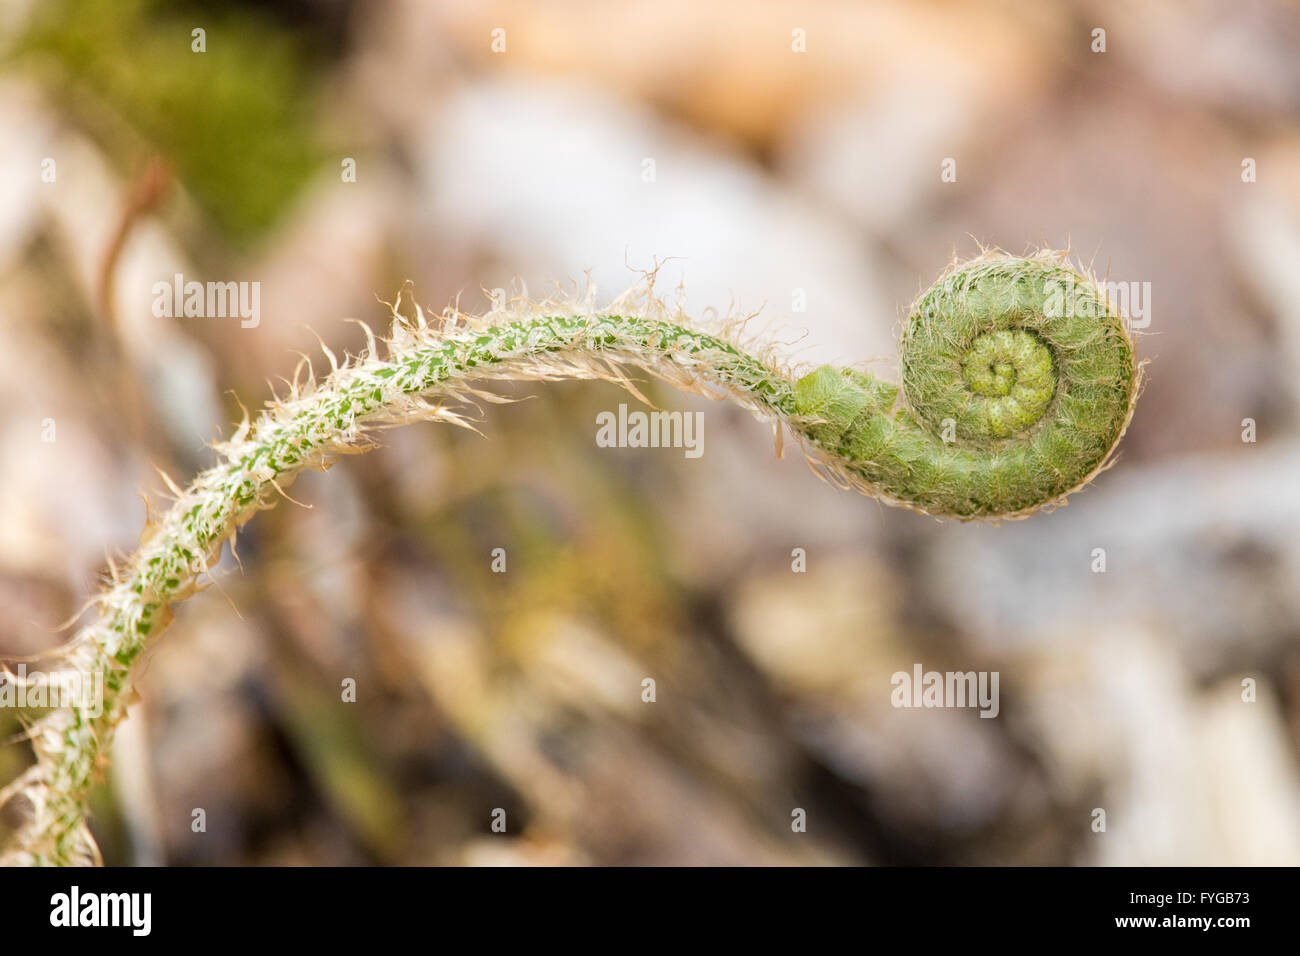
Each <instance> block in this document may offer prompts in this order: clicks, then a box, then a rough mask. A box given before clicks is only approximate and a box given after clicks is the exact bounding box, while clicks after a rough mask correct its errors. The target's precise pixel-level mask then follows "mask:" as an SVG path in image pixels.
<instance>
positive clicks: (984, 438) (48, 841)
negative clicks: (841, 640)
mask: <svg viewBox="0 0 1300 956" xmlns="http://www.w3.org/2000/svg"><path fill="white" fill-rule="evenodd" d="M1061 288H1064V289H1068V290H1069V295H1068V296H1067V297H1066V298H1065V299H1064V300H1062V301H1060V302H1058V303H1057V306H1058V307H1056V308H1049V307H1048V305H1047V303H1048V301H1049V298H1050V296H1051V295H1052V294H1053V290H1055V289H1061ZM1061 305H1064V306H1065V307H1064V308H1061V307H1060V306H1061ZM394 312H395V316H396V310H394ZM1058 313H1060V314H1058ZM740 332H741V327H740V324H738V323H730V324H723V325H722V326H721V327H720V328H718V329H715V330H712V331H705V330H703V329H701V328H698V327H695V326H694V325H692V324H691V323H690V322H689V321H688V320H687V319H686V318H685V317H684V316H682V315H681V314H680V313H678V312H675V311H671V310H669V309H668V308H667V307H665V306H664V305H663V304H661V303H659V302H658V301H657V300H655V299H654V298H653V297H652V296H651V295H649V294H648V292H645V291H643V292H642V293H640V294H636V295H631V294H629V295H627V296H624V297H622V298H620V299H618V300H616V301H615V302H614V303H611V305H610V306H609V307H607V308H606V309H604V310H594V309H592V308H591V307H590V306H589V305H585V304H580V303H574V302H565V303H554V302H552V303H541V304H537V303H512V304H509V305H506V306H504V307H501V308H498V309H496V310H494V311H492V312H490V313H489V314H487V315H484V316H480V317H467V316H463V315H461V314H459V313H457V312H454V311H453V312H448V313H447V314H445V315H444V316H443V317H442V319H441V320H440V321H437V322H433V323H430V322H427V321H426V320H425V317H424V314H423V313H422V312H420V311H419V310H418V309H417V314H416V318H415V319H414V320H405V319H402V318H400V317H395V319H394V324H393V327H392V329H391V332H390V335H389V337H388V338H387V339H385V340H384V342H383V348H382V349H381V348H380V347H379V345H378V343H376V342H375V341H374V339H373V337H371V341H370V344H369V348H368V349H367V350H366V351H365V352H364V353H363V354H362V355H360V356H358V357H356V358H354V359H352V360H350V361H347V362H345V363H343V364H339V363H338V362H337V361H336V360H335V358H334V356H333V355H332V354H331V353H330V352H329V351H328V350H326V351H325V354H326V356H327V357H328V359H329V361H330V364H331V368H332V371H331V372H330V374H329V375H328V376H326V377H325V378H323V379H321V380H315V379H314V378H313V377H312V375H311V370H310V364H309V363H304V365H300V366H299V371H298V373H295V378H294V382H293V384H292V386H291V387H290V390H289V394H288V395H287V396H286V397H284V398H278V399H275V400H273V401H272V402H270V403H268V405H267V407H266V408H265V410H264V411H263V412H262V413H261V415H260V416H259V417H258V418H257V420H256V421H255V422H252V423H250V421H249V419H248V416H247V414H246V415H245V417H244V421H243V423H242V424H241V425H240V426H239V428H238V429H237V431H236V432H235V434H234V435H233V436H232V437H231V438H230V440H228V441H225V442H222V443H219V444H217V445H216V451H217V453H218V455H219V458H220V463H219V464H217V465H214V466H213V467H211V468H209V469H208V470H206V471H204V472H203V473H201V474H200V475H199V476H198V477H197V478H195V479H194V481H193V482H192V483H191V484H190V485H189V487H188V488H186V489H184V490H181V489H180V488H177V487H175V486H172V491H173V493H174V495H175V501H174V502H173V504H172V506H171V507H170V509H169V510H168V511H167V512H166V513H165V514H163V515H161V516H160V517H159V518H157V519H156V520H154V521H152V522H151V523H150V525H149V527H148V528H147V529H146V531H145V533H144V535H143V536H142V539H141V544H140V548H139V550H138V551H137V552H136V553H135V554H134V555H133V556H132V557H131V558H130V559H129V561H128V562H127V563H126V564H125V565H124V566H123V567H121V568H120V569H114V571H113V575H112V579H111V580H110V581H108V582H107V583H106V586H105V589H104V591H103V592H102V593H101V594H100V595H99V596H98V598H97V599H96V601H95V602H94V606H95V608H96V611H97V619H96V621H95V622H94V623H93V624H91V625H90V626H88V627H86V628H84V629H83V630H82V631H81V632H79V633H78V634H77V636H76V637H75V638H74V639H73V640H72V641H71V642H70V643H69V644H68V645H67V647H66V648H65V649H64V650H63V656H64V665H65V666H66V667H70V668H76V669H79V670H80V671H81V672H82V673H83V674H87V675H99V676H102V678H103V683H102V686H103V701H102V708H101V709H100V710H99V712H98V713H96V712H93V711H90V710H88V709H84V708H75V707H74V708H66V709H61V710H56V711H53V712H51V713H50V714H48V715H46V716H44V717H42V718H41V719H40V720H39V721H37V722H36V723H34V724H33V725H32V726H31V728H30V733H29V736H30V738H31V740H32V743H33V747H34V750H35V753H36V758H37V759H36V762H35V763H34V764H33V765H32V766H31V767H30V768H29V769H28V770H27V771H26V772H25V773H24V774H22V776H20V777H19V778H18V779H17V780H16V781H14V783H12V784H11V785H10V786H9V787H7V788H6V789H5V790H4V791H3V792H0V804H3V803H4V802H5V801H6V800H9V799H11V798H13V797H16V796H21V797H22V798H25V802H26V804H27V806H26V807H25V808H24V810H25V813H26V819H25V821H24V822H23V823H22V824H21V825H20V827H19V829H18V830H17V831H16V833H15V835H14V837H13V838H12V840H11V841H10V845H9V846H8V848H7V849H6V852H5V854H4V856H3V857H0V859H2V860H3V862H5V863H23V864H81V863H94V862H97V861H98V859H99V856H98V851H97V849H96V847H95V844H94V841H93V839H92V838H91V836H90V832H89V830H88V828H87V826H86V822H85V803H86V797H87V793H88V791H89V789H90V786H91V784H92V782H93V780H94V778H95V776H96V774H97V773H98V772H100V771H101V769H102V765H103V764H104V762H105V761H106V754H107V748H108V746H109V743H110V741H111V739H112V735H113V730H114V728H115V727H116V725H117V724H118V722H119V721H121V720H122V718H123V717H124V716H125V715H126V710H127V706H128V703H129V702H130V700H131V681H132V673H133V666H134V665H135V663H136V661H137V660H138V659H139V657H140V654H141V652H142V651H143V650H144V649H145V648H146V647H147V646H148V645H149V643H150V641H151V640H153V639H154V638H155V637H157V635H158V634H159V633H160V632H161V631H162V630H163V629H164V628H165V627H166V626H167V623H168V622H169V621H170V619H171V616H172V612H171V609H172V607H173V606H174V605H175V604H177V603H178V602H180V601H183V600H184V599H185V598H187V597H189V596H190V595H191V594H192V593H194V592H195V591H196V590H198V589H199V587H200V580H201V577H202V575H203V574H204V573H205V572H206V571H207V569H208V568H210V567H211V566H212V565H213V564H214V563H215V562H216V561H217V560H218V558H219V556H220V551H221V547H222V545H223V544H224V543H225V542H226V541H227V540H228V539H230V538H232V536H233V535H234V533H235V532H236V530H237V529H238V528H239V526H240V525H242V524H243V523H244V522H246V521H248V520H249V519H250V518H251V517H252V516H253V515H254V514H255V513H256V512H257V511H258V510H260V509H263V508H268V507H271V506H272V505H274V504H275V502H276V501H278V500H279V499H280V498H281V497H282V496H283V495H284V489H285V488H286V487H287V486H288V484H289V483H290V482H291V481H292V480H293V478H294V477H295V476H296V475H297V474H298V473H299V472H300V471H302V470H303V469H305V468H316V469H324V468H326V467H328V465H329V464H330V462H331V461H332V460H333V459H334V458H335V457H336V456H338V455H342V454H350V453H357V452H362V451H367V450H369V449H370V448H372V447H374V443H373V441H372V440H371V437H370V436H371V433H372V432H373V431H374V430H375V429H376V428H380V427H386V426H393V425H399V424H403V423H406V422H412V421H449V422H455V423H461V424H464V423H465V417H464V416H465V414H466V412H465V410H466V409H467V408H472V407H474V402H475V400H476V399H486V400H489V401H490V400H494V399H495V398H496V397H495V396H494V395H492V394H491V393H490V392H486V391H483V390H482V385H483V383H485V382H491V381H503V380H510V379H523V380H536V381H550V380H555V379H567V378H582V379H606V380H609V381H614V382H619V383H621V384H623V385H625V386H627V387H629V388H631V389H632V390H633V391H634V392H635V386H634V385H632V383H631V381H630V380H629V379H628V377H627V375H628V373H629V372H635V371H640V372H644V373H647V374H649V375H651V376H653V377H655V378H658V379H661V380H663V381H665V382H667V383H669V384H671V385H673V386H676V387H677V388H680V389H683V390H686V391H692V392H699V393H703V394H707V395H710V396H712V397H717V398H728V399H731V400H733V401H736V402H738V403H739V404H741V405H742V406H744V407H746V408H748V409H750V410H752V411H753V412H755V413H756V414H757V415H759V416H761V417H765V418H767V419H769V420H771V421H773V422H774V423H775V426H776V428H777V430H778V435H780V434H781V430H782V428H783V427H784V428H786V429H788V430H789V431H790V432H791V433H792V434H793V435H794V436H795V437H796V438H797V439H799V441H800V443H801V444H802V446H803V448H804V450H805V452H806V453H807V455H808V457H809V460H810V461H811V462H812V463H813V465H814V467H815V469H816V470H818V471H819V472H820V473H821V474H822V475H823V476H824V477H827V478H829V479H830V480H832V481H834V482H836V483H838V484H840V485H842V486H845V487H851V488H855V489H857V490H859V491H862V492H864V493H866V494H868V495H871V496H873V497H876V498H879V499H881V500H884V501H886V502H888V503H890V504H896V505H901V506H904V507H908V508H911V509H913V510H916V511H920V512H924V513H927V514H932V515H949V516H955V517H957V518H960V519H973V518H1011V517H1023V516H1025V515H1028V514H1030V513H1031V512H1033V511H1035V510H1038V509H1040V508H1043V507H1049V506H1053V505H1056V504H1059V503H1061V502H1062V501H1063V500H1064V498H1065V496H1066V495H1067V494H1069V493H1070V492H1071V491H1073V490H1076V489H1077V488H1079V487H1081V486H1082V485H1083V484H1086V483H1087V482H1088V481H1089V480H1091V478H1092V477H1093V476H1094V475H1096V474H1097V473H1098V472H1099V471H1100V470H1101V469H1102V468H1103V467H1105V466H1106V465H1107V463H1108V461H1109V460H1110V457H1111V454H1112V452H1113V450H1114V448H1115V446H1116V445H1117V443H1118V442H1119V440H1120V438H1121V436H1122V435H1123V433H1124V430H1125V428H1126V427H1127V424H1128V420H1129V417H1130V416H1131V414H1132V410H1133V405H1134V402H1135V401H1136V397H1137V393H1138V390H1139V379H1140V367H1139V365H1138V363H1137V362H1136V360H1135V357H1134V349H1133V343H1132V340H1131V339H1130V337H1129V334H1128V332H1127V330H1126V328H1125V326H1124V324H1123V322H1122V321H1121V319H1120V318H1119V317H1118V316H1117V315H1116V314H1115V312H1114V311H1113V310H1112V309H1111V308H1110V307H1109V305H1108V303H1107V302H1106V299H1105V296H1104V294H1103V293H1102V292H1101V290H1100V289H1099V287H1098V286H1097V284H1096V283H1095V282H1094V281H1092V280H1091V279H1090V278H1089V277H1087V276H1085V275H1083V274H1081V273H1079V272H1077V271H1076V270H1074V269H1073V268H1072V267H1071V266H1070V265H1069V264H1068V263H1067V261H1066V259H1065V257H1064V255H1062V254H1059V253H1050V252H1045V253H1039V254H1037V255H1035V256H1032V257H1029V258H1016V257H1012V256H1009V255H1006V254H1005V253H1001V252H997V251H994V252H986V253H984V254H983V255H981V256H980V257H978V258H976V259H974V260H971V261H968V262H965V263H956V264H954V265H953V266H952V267H951V268H950V269H949V270H948V272H946V273H945V274H944V275H943V276H942V277H941V278H940V279H939V281H938V282H937V283H936V284H935V285H934V286H933V287H932V288H931V289H930V290H929V291H928V292H926V293H925V294H924V295H922V296H921V298H920V299H919V300H918V301H917V303H916V304H915V306H914V307H913V309H912V311H911V315H910V318H909V320H908V322H907V325H906V329H905V333H904V337H903V344H902V368H903V372H902V389H901V395H900V389H899V387H898V386H895V385H892V384H889V383H887V382H883V381H881V380H879V379H877V378H874V377H872V376H870V375H867V374H865V373H863V372H859V371H855V370H848V369H835V368H832V367H830V366H823V367H821V368H818V369H815V370H813V371H811V372H810V373H808V374H806V375H803V376H802V377H798V378H796V377H795V375H794V374H793V373H791V372H790V371H789V370H788V369H786V368H785V367H784V366H783V365H781V364H780V363H779V362H778V361H777V360H776V359H775V357H774V356H773V355H772V354H770V351H769V350H766V349H760V348H756V347H755V346H753V345H752V343H751V344H744V343H742V341H741V338H740ZM368 334H369V333H368ZM304 367H305V369H306V375H305V376H304V375H303V371H304ZM169 484H170V482H169Z"/></svg>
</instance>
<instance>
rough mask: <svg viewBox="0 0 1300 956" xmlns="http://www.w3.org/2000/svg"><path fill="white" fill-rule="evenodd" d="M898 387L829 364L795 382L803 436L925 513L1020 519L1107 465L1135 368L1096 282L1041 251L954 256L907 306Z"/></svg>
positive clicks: (868, 485) (1131, 394) (866, 484)
mask: <svg viewBox="0 0 1300 956" xmlns="http://www.w3.org/2000/svg"><path fill="white" fill-rule="evenodd" d="M902 378H903V386H902V387H903V393H904V395H903V397H904V401H903V402H902V403H898V407H895V406H896V401H897V397H898V396H897V391H898V390H897V388H896V387H895V386H893V385H890V384H888V383H885V382H881V381H880V380H878V379H875V378H873V377H871V376H869V375H865V374H863V373H860V372H855V371H852V370H844V371H839V370H836V369H832V368H830V367H829V366H823V367H822V368H820V369H817V370H816V371H814V372H813V373H811V374H810V375H807V376H805V377H804V378H802V379H800V380H799V381H798V382H797V383H796V385H795V404H796V408H797V410H798V412H799V414H801V415H804V416H810V418H811V421H810V422H809V423H808V425H807V426H806V429H807V431H806V433H807V435H808V436H809V437H810V438H811V439H812V440H813V442H814V443H815V444H816V445H817V446H819V447H820V448H821V449H822V450H823V451H825V452H829V453H830V462H829V464H830V468H831V470H832V471H833V472H835V473H837V474H839V475H840V476H842V477H844V478H845V479H846V480H847V481H848V482H849V483H851V484H853V485H855V486H857V487H859V488H861V490H863V491H865V492H867V493H868V494H872V495H875V496H877V497H882V498H885V499H888V500H891V501H893V502H895V503H898V504H903V505H906V506H908V507H912V508H915V509H916V510H918V511H924V512H927V513H930V514H940V515H956V516H957V517H961V518H976V517H997V518H1006V517H1019V516H1022V515H1024V514H1028V513H1030V512H1032V511H1035V510H1037V509H1039V508H1041V507H1043V506H1044V505H1047V504H1051V503H1054V502H1057V501H1059V500H1061V499H1062V498H1064V496H1065V495H1067V494H1069V493H1070V492H1071V491H1073V490H1074V489H1076V488H1078V487H1079V486H1080V485H1082V484H1084V483H1086V482H1087V480H1088V479H1089V478H1091V477H1092V476H1093V475H1094V474H1095V473H1096V472H1097V471H1098V470H1099V469H1100V468H1102V467H1104V465H1105V464H1106V462H1107V460H1108V458H1109V457H1110V454H1111V451H1112V450H1113V449H1114V448H1115V446H1116V444H1117V443H1118V442H1119V439H1120V437H1121V436H1122V435H1123V433H1124V429H1125V428H1126V427H1127V425H1128V420H1129V416H1130V415H1131V413H1132V409H1133V404H1134V402H1135V401H1136V398H1137V391H1138V379H1139V368H1138V365H1137V363H1136V361H1135V358H1134V352H1133V343H1132V341H1131V339H1130V338H1129V335H1128V333H1127V331H1126V329H1125V327H1124V324H1123V321H1122V320H1121V319H1120V318H1119V316H1117V315H1115V314H1114V313H1113V312H1112V311H1111V309H1110V308H1109V306H1108V305H1107V302H1106V299H1105V297H1104V296H1103V295H1102V293H1101V291H1100V290H1099V289H1098V287H1097V286H1096V284H1095V283H1094V282H1092V281H1091V280H1089V279H1087V278H1085V277H1084V276H1082V275H1081V274H1079V273H1078V272H1076V271H1075V270H1074V269H1072V268H1070V266H1069V265H1068V264H1066V262H1065V260H1064V258H1063V257H1061V256H1058V255H1054V254H1042V255H1039V256H1036V257H1033V258H1028V259H1022V258H1016V257H1013V256H1008V255H1005V254H1002V253H997V252H995V253H989V254H985V255H983V256H981V257H979V258H978V259H975V260H972V261H970V262H966V263H963V264H960V265H956V266H954V267H953V268H951V269H950V270H949V271H948V272H947V273H945V274H944V276H942V277H941V278H940V279H939V281H938V282H936V283H935V284H934V285H933V286H932V287H931V288H930V289H929V291H927V292H926V293H925V294H924V295H922V296H921V298H920V299H918V300H917V302H916V304H915V305H914V306H913V307H912V310H911V315H910V316H909V317H908V320H907V326H906V330H905V332H904V335H903V344H902Z"/></svg>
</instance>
